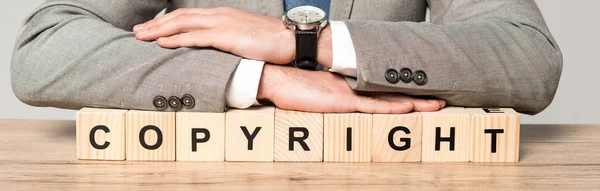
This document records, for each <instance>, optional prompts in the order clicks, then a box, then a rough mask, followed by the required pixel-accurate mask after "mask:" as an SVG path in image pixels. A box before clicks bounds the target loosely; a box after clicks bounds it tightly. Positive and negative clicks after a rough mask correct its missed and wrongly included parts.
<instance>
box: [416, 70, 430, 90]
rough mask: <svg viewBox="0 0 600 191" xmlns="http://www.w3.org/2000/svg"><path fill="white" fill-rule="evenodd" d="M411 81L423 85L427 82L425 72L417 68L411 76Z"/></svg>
mask: <svg viewBox="0 0 600 191" xmlns="http://www.w3.org/2000/svg"><path fill="white" fill-rule="evenodd" d="M413 81H414V82H415V84H417V85H420V86H422V85H425V84H426V83H427V74H426V73H425V72H423V71H421V70H417V71H416V72H415V75H414V76H413Z"/></svg>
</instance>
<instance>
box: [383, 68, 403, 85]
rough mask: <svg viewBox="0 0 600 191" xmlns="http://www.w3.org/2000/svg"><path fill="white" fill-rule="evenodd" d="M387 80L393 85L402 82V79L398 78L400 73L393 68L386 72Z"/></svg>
mask: <svg viewBox="0 0 600 191" xmlns="http://www.w3.org/2000/svg"><path fill="white" fill-rule="evenodd" d="M385 80H387V81H388V82H389V83H392V84H396V83H398V82H399V81H400V77H398V71H396V70H395V69H393V68H390V69H388V70H387V71H385Z"/></svg>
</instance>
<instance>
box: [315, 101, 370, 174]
mask: <svg viewBox="0 0 600 191" xmlns="http://www.w3.org/2000/svg"><path fill="white" fill-rule="evenodd" d="M372 119H373V115H371V114H363V113H343V114H325V116H324V124H325V125H324V130H323V132H324V145H323V150H324V161H325V162H371V131H372V125H373V124H372Z"/></svg>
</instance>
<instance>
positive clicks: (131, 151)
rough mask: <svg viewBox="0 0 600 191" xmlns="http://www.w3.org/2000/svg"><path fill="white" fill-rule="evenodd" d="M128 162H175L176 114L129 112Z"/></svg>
mask: <svg viewBox="0 0 600 191" xmlns="http://www.w3.org/2000/svg"><path fill="white" fill-rule="evenodd" d="M126 115H127V120H126V121H127V122H126V123H127V126H126V128H127V160H134V161H175V112H151V111H133V110H130V111H129V112H127V114H126Z"/></svg>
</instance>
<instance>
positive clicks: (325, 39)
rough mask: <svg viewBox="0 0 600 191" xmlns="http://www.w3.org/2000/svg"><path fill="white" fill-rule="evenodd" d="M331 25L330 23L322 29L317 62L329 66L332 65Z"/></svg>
mask: <svg viewBox="0 0 600 191" xmlns="http://www.w3.org/2000/svg"><path fill="white" fill-rule="evenodd" d="M332 56H333V53H332V44H331V27H329V25H327V26H325V28H323V29H321V33H320V34H319V39H318V40H317V62H318V63H319V64H321V65H323V66H325V67H327V68H331V65H332V62H333V61H332Z"/></svg>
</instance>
